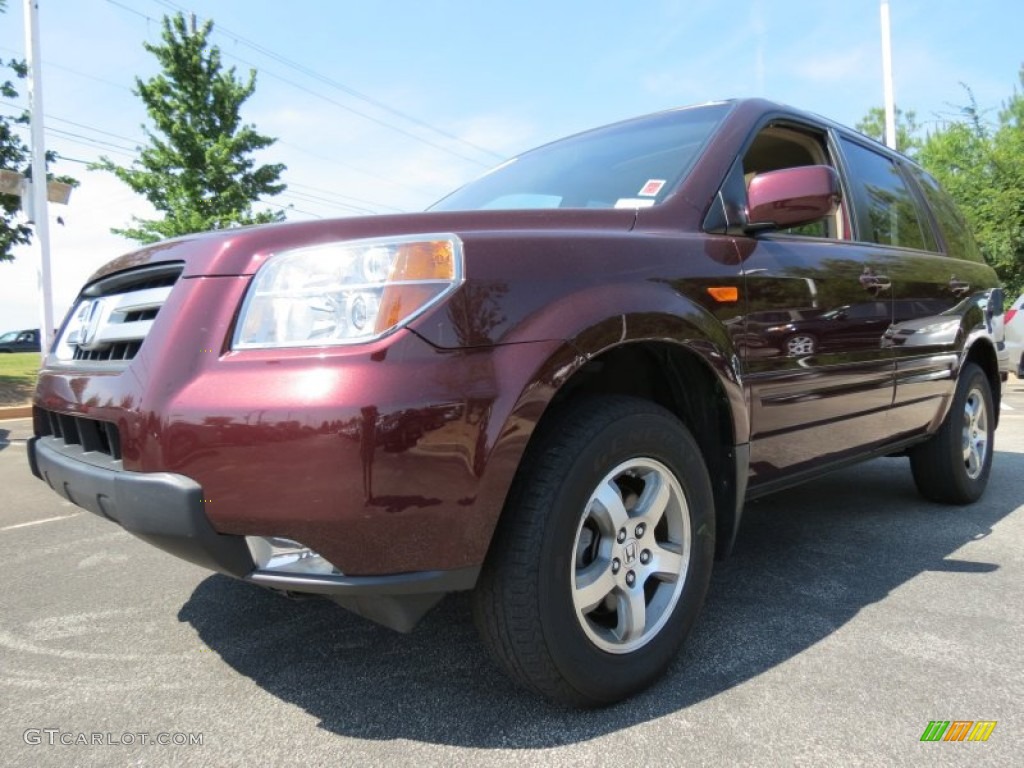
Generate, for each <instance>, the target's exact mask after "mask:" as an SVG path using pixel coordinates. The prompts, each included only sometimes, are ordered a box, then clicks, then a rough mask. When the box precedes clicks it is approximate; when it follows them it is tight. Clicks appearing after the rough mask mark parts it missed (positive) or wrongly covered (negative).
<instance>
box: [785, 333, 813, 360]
mask: <svg viewBox="0 0 1024 768" xmlns="http://www.w3.org/2000/svg"><path fill="white" fill-rule="evenodd" d="M817 349H818V340H817V339H816V338H814V336H812V335H811V334H809V333H797V334H794V335H793V336H790V337H789V338H788V339H786V354H787V355H789V356H790V357H806V356H807V355H813V354H814V353H815V352H816V351H817Z"/></svg>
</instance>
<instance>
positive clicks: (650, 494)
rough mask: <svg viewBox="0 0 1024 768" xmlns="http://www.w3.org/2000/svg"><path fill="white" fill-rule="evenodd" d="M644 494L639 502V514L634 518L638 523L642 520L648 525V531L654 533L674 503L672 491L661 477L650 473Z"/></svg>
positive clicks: (646, 478) (645, 480) (646, 479)
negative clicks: (672, 502)
mask: <svg viewBox="0 0 1024 768" xmlns="http://www.w3.org/2000/svg"><path fill="white" fill-rule="evenodd" d="M644 483H645V485H644V492H643V494H642V495H641V496H640V501H639V502H637V505H636V509H637V512H638V513H639V514H637V515H635V516H634V520H635V521H636V522H640V521H641V520H642V521H643V522H644V523H646V525H647V528H648V530H650V531H654V529H655V528H656V527H657V525H658V523H659V522H661V518H662V516H664V514H665V510H666V509H667V508H668V505H669V502H670V501H672V491H671V490H670V489H669V487H668V483H666V482H665V481H664V480H663V479H662V477H661V475H659V474H658V473H656V472H650V473H648V474H647V475H645V476H644Z"/></svg>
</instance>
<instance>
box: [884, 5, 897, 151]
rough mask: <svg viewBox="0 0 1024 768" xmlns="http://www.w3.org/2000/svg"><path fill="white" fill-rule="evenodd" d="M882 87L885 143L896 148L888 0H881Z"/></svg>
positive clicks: (894, 100) (891, 147)
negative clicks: (883, 94)
mask: <svg viewBox="0 0 1024 768" xmlns="http://www.w3.org/2000/svg"><path fill="white" fill-rule="evenodd" d="M882 87H883V89H884V92H885V145H886V146H887V147H889V148H890V149H896V99H895V97H894V96H893V88H892V36H891V35H890V32H889V0H882Z"/></svg>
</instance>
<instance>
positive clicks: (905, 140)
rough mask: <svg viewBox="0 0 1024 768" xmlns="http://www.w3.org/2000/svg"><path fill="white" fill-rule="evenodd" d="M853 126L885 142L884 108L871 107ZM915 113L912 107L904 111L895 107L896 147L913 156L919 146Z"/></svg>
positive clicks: (876, 139) (866, 134)
mask: <svg viewBox="0 0 1024 768" xmlns="http://www.w3.org/2000/svg"><path fill="white" fill-rule="evenodd" d="M854 128H855V129H856V130H858V131H860V132H861V133H863V134H864V135H865V136H870V137H871V138H872V139H874V140H875V141H880V142H882V143H883V144H884V143H885V110H884V109H883V108H882V107H872V108H871V109H870V110H868V113H867V114H866V115H864V117H863V118H861V121H860V122H859V123H857V125H855V126H854ZM917 134H918V125H917V114H916V113H915V112H914V110H912V109H908V110H907V111H906V112H904V111H903V110H902V109H900V108H899V107H897V108H896V149H897V150H898V151H900V152H902V153H903V154H905V155H908V156H910V157H913V156H914V154H915V153H916V152H917V150H918V149H920V147H921V140H920V139H919V138H918V135H917Z"/></svg>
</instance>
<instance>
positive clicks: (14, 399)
mask: <svg viewBox="0 0 1024 768" xmlns="http://www.w3.org/2000/svg"><path fill="white" fill-rule="evenodd" d="M40 362H41V361H40V358H39V353H38V352H15V353H13V354H4V353H0V407H2V406H5V405H25V404H26V403H28V402H29V400H31V399H32V390H33V389H35V387H36V376H37V374H38V373H39V365H40Z"/></svg>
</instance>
